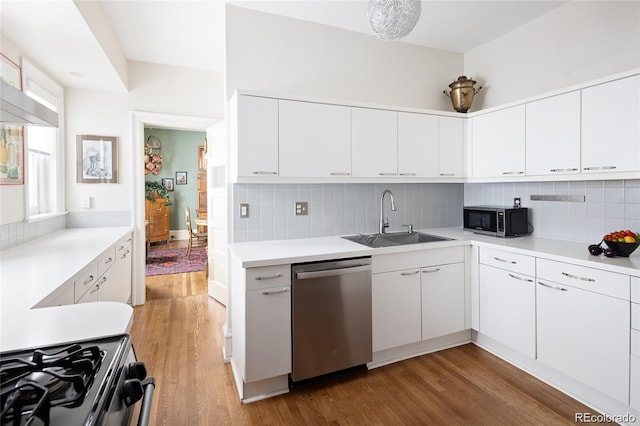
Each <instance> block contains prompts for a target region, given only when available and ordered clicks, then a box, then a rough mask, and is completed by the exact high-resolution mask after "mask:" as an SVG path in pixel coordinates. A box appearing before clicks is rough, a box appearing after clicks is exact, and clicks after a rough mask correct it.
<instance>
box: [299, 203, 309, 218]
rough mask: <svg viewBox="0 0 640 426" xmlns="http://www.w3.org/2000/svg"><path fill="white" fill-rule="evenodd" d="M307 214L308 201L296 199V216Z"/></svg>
mask: <svg viewBox="0 0 640 426" xmlns="http://www.w3.org/2000/svg"><path fill="white" fill-rule="evenodd" d="M307 214H309V203H307V202H306V201H296V216H306V215H307Z"/></svg>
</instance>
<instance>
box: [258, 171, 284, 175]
mask: <svg viewBox="0 0 640 426" xmlns="http://www.w3.org/2000/svg"><path fill="white" fill-rule="evenodd" d="M252 173H253V174H254V175H277V174H278V172H270V171H267V170H256V171H255V172H252Z"/></svg>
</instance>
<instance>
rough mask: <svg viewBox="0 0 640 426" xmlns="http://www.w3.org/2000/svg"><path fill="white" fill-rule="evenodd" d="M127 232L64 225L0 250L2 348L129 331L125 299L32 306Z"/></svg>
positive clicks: (115, 229) (127, 306) (33, 345)
mask: <svg viewBox="0 0 640 426" xmlns="http://www.w3.org/2000/svg"><path fill="white" fill-rule="evenodd" d="M131 230H132V229H131V228H130V227H107V228H76V229H65V230H61V231H58V232H55V233H53V234H50V235H46V236H44V237H42V238H38V239H35V240H32V241H29V242H27V243H25V244H21V245H19V246H17V247H14V248H12V249H8V250H4V251H2V252H0V309H1V311H0V352H5V351H9V350H14V349H20V348H28V347H29V348H31V347H36V346H39V345H42V346H44V345H49V344H55V343H66V342H71V341H75V340H83V339H90V338H96V337H103V336H107V335H115V334H123V333H126V332H128V330H129V329H130V327H131V320H132V315H133V308H131V306H129V305H127V304H124V303H115V302H94V303H87V304H78V305H65V306H57V307H50V308H38V309H33V306H34V305H36V304H37V303H38V302H40V301H41V300H42V299H44V298H45V297H47V296H48V295H49V294H51V293H52V292H54V291H55V290H56V289H57V288H58V287H60V286H61V285H62V284H64V283H65V282H66V281H68V280H69V279H71V278H72V277H73V276H74V275H75V274H76V273H78V272H79V271H80V270H81V269H82V268H84V266H86V265H87V264H89V263H91V262H93V261H95V260H96V259H97V258H98V256H100V255H101V254H102V253H103V252H104V251H105V250H107V249H108V248H110V247H111V246H112V245H113V244H115V243H116V242H117V241H118V240H120V239H121V238H123V237H124V236H126V235H127V234H128V233H130V232H131Z"/></svg>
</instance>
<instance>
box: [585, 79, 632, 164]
mask: <svg viewBox="0 0 640 426" xmlns="http://www.w3.org/2000/svg"><path fill="white" fill-rule="evenodd" d="M638 170H640V75H635V76H633V77H628V78H623V79H620V80H616V81H612V82H609V83H604V84H600V85H598V86H594V87H589V88H587V89H584V90H582V171H583V172H584V173H602V172H631V171H638Z"/></svg>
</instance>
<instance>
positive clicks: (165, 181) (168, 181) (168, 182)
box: [162, 178, 173, 191]
mask: <svg viewBox="0 0 640 426" xmlns="http://www.w3.org/2000/svg"><path fill="white" fill-rule="evenodd" d="M162 186H163V187H164V189H166V190H167V191H173V178H162Z"/></svg>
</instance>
